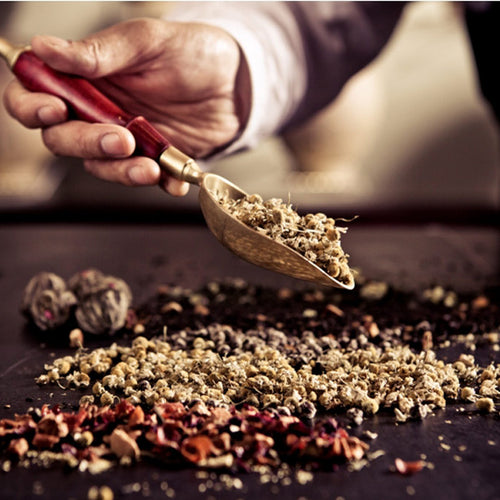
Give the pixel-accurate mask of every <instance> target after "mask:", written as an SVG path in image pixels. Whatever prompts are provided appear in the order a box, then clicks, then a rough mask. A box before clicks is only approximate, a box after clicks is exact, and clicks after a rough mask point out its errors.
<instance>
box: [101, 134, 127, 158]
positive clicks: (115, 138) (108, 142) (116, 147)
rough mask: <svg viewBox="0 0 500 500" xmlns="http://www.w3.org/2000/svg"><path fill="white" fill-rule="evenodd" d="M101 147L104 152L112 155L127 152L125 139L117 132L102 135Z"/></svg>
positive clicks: (120, 154)
mask: <svg viewBox="0 0 500 500" xmlns="http://www.w3.org/2000/svg"><path fill="white" fill-rule="evenodd" d="M101 148H102V150H103V151H104V153H106V154H107V155H111V156H122V155H124V154H126V151H125V148H124V144H123V141H122V140H121V138H120V136H119V135H118V134H116V133H115V132H111V133H109V134H105V135H103V136H102V138H101Z"/></svg>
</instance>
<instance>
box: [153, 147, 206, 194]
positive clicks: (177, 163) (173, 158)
mask: <svg viewBox="0 0 500 500" xmlns="http://www.w3.org/2000/svg"><path fill="white" fill-rule="evenodd" d="M158 164H159V165H160V167H161V168H162V170H164V171H165V172H166V173H167V174H169V175H171V176H172V177H175V178H176V179H179V180H181V181H185V182H189V183H190V184H198V185H199V184H200V183H201V181H202V178H203V172H202V171H201V170H200V167H199V166H198V165H197V164H196V162H195V161H194V160H193V158H191V157H189V156H188V155H186V154H185V153H183V152H182V151H180V150H178V149H177V148H175V147H174V146H169V147H168V148H167V149H165V151H163V153H162V154H161V155H160V158H159V159H158Z"/></svg>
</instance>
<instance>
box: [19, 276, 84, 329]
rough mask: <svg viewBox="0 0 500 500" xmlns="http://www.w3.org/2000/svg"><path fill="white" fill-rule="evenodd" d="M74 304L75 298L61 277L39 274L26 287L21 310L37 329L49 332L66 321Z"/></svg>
mask: <svg viewBox="0 0 500 500" xmlns="http://www.w3.org/2000/svg"><path fill="white" fill-rule="evenodd" d="M75 303H76V298H75V296H74V295H73V293H72V292H71V291H69V290H68V289H67V288H66V283H65V281H64V280H63V279H62V278H61V277H59V276H57V275H56V274H54V273H48V272H41V273H38V274H37V275H35V276H33V278H31V280H30V281H29V283H28V284H27V285H26V288H25V290H24V295H23V300H22V306H21V309H22V311H23V313H24V314H26V315H27V316H28V317H30V318H31V319H32V320H33V321H34V322H35V324H36V325H37V326H38V328H40V329H41V330H49V329H52V328H56V327H58V326H61V325H62V324H64V323H65V322H66V321H67V320H68V318H69V316H70V313H71V308H72V307H73V306H74V305H75Z"/></svg>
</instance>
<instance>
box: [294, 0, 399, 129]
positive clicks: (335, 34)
mask: <svg viewBox="0 0 500 500" xmlns="http://www.w3.org/2000/svg"><path fill="white" fill-rule="evenodd" d="M405 4H406V2H290V3H289V6H290V9H291V10H292V12H293V14H294V16H295V18H296V19H297V25H298V26H299V29H300V32H301V37H302V42H303V44H304V46H305V49H304V52H305V54H306V55H307V60H306V63H307V73H308V77H307V88H306V93H305V96H304V99H303V101H302V103H301V105H300V106H299V108H298V109H297V112H296V113H295V115H294V116H293V118H292V120H291V122H290V124H291V125H293V124H295V123H300V122H301V121H303V120H304V119H306V118H307V117H308V116H310V115H312V114H313V113H315V112H316V111H318V110H320V109H321V108H323V107H324V106H326V105H327V104H329V102H331V101H332V100H333V99H334V98H335V97H336V96H337V95H338V94H339V92H340V91H341V89H342V87H343V85H344V84H345V83H346V81H347V79H348V78H350V77H351V76H353V75H354V74H355V73H357V72H358V71H360V70H361V69H362V68H363V67H365V66H366V65H367V64H369V63H370V62H371V61H372V60H373V59H375V57H376V56H377V55H378V54H379V53H380V51H381V50H382V48H383V47H384V45H385V44H386V43H387V41H388V40H389V38H390V37H391V35H392V32H393V30H394V28H395V26H396V24H397V22H398V20H399V18H400V16H401V12H402V10H403V7H404V6H405ZM340 68H342V71H340Z"/></svg>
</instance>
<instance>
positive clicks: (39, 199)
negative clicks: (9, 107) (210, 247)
mask: <svg viewBox="0 0 500 500" xmlns="http://www.w3.org/2000/svg"><path fill="white" fill-rule="evenodd" d="M171 6H172V2H165V3H164V2H119V1H117V2H0V34H1V35H2V36H5V37H8V38H9V39H11V40H13V41H17V42H27V41H29V40H30V38H31V36H33V35H34V34H40V33H45V34H53V35H58V36H61V37H66V38H72V39H78V38H81V37H83V36H85V35H86V34H88V33H90V32H92V31H95V30H98V29H100V28H103V27H105V26H107V25H109V24H111V23H114V22H117V21H120V20H124V19H126V18H131V17H136V16H144V15H146V16H148V15H149V16H159V15H161V14H163V13H164V12H165V11H167V12H168V9H169V8H170V7H171ZM459 8H460V6H459V4H458V3H455V2H416V3H414V4H409V5H408V6H407V7H406V9H405V11H404V14H403V16H402V18H401V21H400V23H399V25H398V26H397V28H396V31H395V33H394V36H393V37H392V39H391V40H390V42H389V44H388V45H387V47H386V48H385V49H384V51H383V52H382V53H381V54H380V56H379V57H378V58H377V59H376V60H375V61H374V62H373V63H372V64H371V65H370V66H368V67H367V68H365V69H364V70H363V71H362V72H361V73H359V74H358V75H356V76H355V77H354V78H352V80H351V81H349V82H348V84H347V85H346V86H345V88H344V90H343V92H342V94H341V95H340V97H339V98H338V99H337V100H336V101H335V103H334V104H332V105H331V106H330V107H329V108H327V109H325V110H324V111H323V112H321V113H320V114H318V115H317V116H315V117H314V118H313V119H312V120H310V122H308V123H306V124H304V125H303V126H302V127H301V128H299V129H296V130H292V131H289V132H288V133H287V134H286V135H285V136H283V137H276V138H273V139H270V140H268V141H266V142H264V143H263V144H261V145H260V146H259V147H258V148H257V149H255V150H253V151H249V152H245V153H241V154H238V155H235V156H232V157H230V158H225V159H223V160H219V161H216V162H214V163H212V164H210V165H206V168H207V169H210V170H213V171H215V172H217V173H220V174H221V175H224V176H226V177H228V178H229V179H230V180H232V181H233V182H235V183H236V184H238V185H240V186H241V187H242V188H243V189H245V190H246V191H247V192H259V193H260V194H262V196H263V197H264V198H270V197H281V198H283V199H286V200H288V199H290V200H291V202H292V204H293V205H294V206H295V207H296V208H297V209H298V210H299V212H305V211H316V210H321V211H325V212H327V213H329V214H330V215H333V216H336V217H337V216H338V217H352V216H354V215H359V216H360V218H359V221H365V222H377V223H383V224H391V223H414V222H415V221H417V222H424V223H426V224H434V223H442V222H446V223H452V224H460V223H464V224H465V223H467V224H471V226H472V227H477V226H481V225H484V223H485V222H486V223H487V224H488V225H490V226H491V225H493V226H494V225H496V218H497V215H498V208H499V199H500V194H499V193H500V169H499V168H498V166H499V151H500V150H499V144H498V139H499V134H498V132H499V130H498V126H497V124H496V122H495V120H494V118H493V115H492V113H491V111H490V109H489V108H488V105H487V104H485V103H484V102H483V100H482V99H481V97H480V95H479V91H478V84H477V80H476V74H475V69H474V62H473V56H472V53H471V48H470V46H469V41H468V38H467V33H466V30H465V27H464V23H463V19H462V16H461V15H460V14H459ZM10 78H11V76H10V74H9V72H8V70H7V69H6V67H4V65H2V66H0V89H3V88H4V87H5V85H6V84H7V82H8V81H9V79H10ZM0 131H1V132H0V213H1V215H2V216H3V217H4V218H5V217H7V218H9V217H11V218H12V217H14V218H16V217H20V218H22V217H27V216H28V217H41V216H42V215H45V216H47V217H49V218H56V219H59V218H61V217H62V218H64V217H65V218H66V219H67V220H76V219H78V218H83V219H92V220H121V219H123V218H124V217H125V218H126V219H127V220H129V221H130V220H137V219H138V220H142V219H144V218H145V219H146V220H148V221H163V220H169V221H183V220H188V218H189V216H190V217H194V218H195V219H196V218H198V219H197V220H200V219H199V217H200V215H199V209H198V202H197V194H198V193H197V189H196V188H192V189H191V191H190V194H189V195H188V196H187V197H185V198H182V199H174V198H172V197H169V196H167V195H165V194H164V193H163V192H162V191H161V190H160V189H156V188H140V189H130V188H125V187H121V186H118V185H114V184H109V183H105V182H102V181H98V180H96V179H94V178H92V177H91V176H89V175H87V174H86V173H85V172H84V171H83V169H82V168H81V165H80V163H79V161H78V160H71V159H67V158H54V157H52V156H51V155H50V154H48V153H47V152H46V151H45V150H44V148H43V145H42V143H41V139H40V134H39V132H38V131H29V130H25V129H24V128H23V127H21V126H20V125H18V124H17V123H16V122H15V121H14V120H12V119H11V118H9V117H8V116H7V115H6V112H5V110H4V109H3V108H2V107H0ZM186 217H187V218H186ZM428 227H429V226H428ZM431 227H432V230H433V231H435V230H436V226H431ZM358 234H359V231H358ZM460 234H461V235H464V234H465V232H464V231H461V233H460ZM462 237H463V236H457V234H456V233H453V234H452V236H451V237H450V238H451V240H453V241H454V243H452V244H451V245H452V246H454V247H456V241H458V240H460V239H461V238H462ZM488 238H490V236H488ZM491 238H492V239H489V240H488V241H487V243H485V244H484V245H483V246H484V247H486V246H488V248H489V250H488V252H489V253H488V259H494V260H495V262H494V264H493V267H494V268H495V269H496V271H497V269H498V254H499V251H498V248H499V246H498V235H495V236H493V237H491ZM463 239H466V238H463ZM451 240H450V241H451ZM386 241H387V240H386ZM474 245H476V246H474ZM474 245H473V246H472V247H468V248H467V249H465V250H464V251H465V253H468V254H474V253H477V242H476V241H475V240H474ZM479 245H480V246H481V242H479ZM490 254H491V255H490ZM481 266H483V267H485V268H488V269H490V271H491V269H492V264H491V262H490V263H485V262H483V263H482V264H481Z"/></svg>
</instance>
